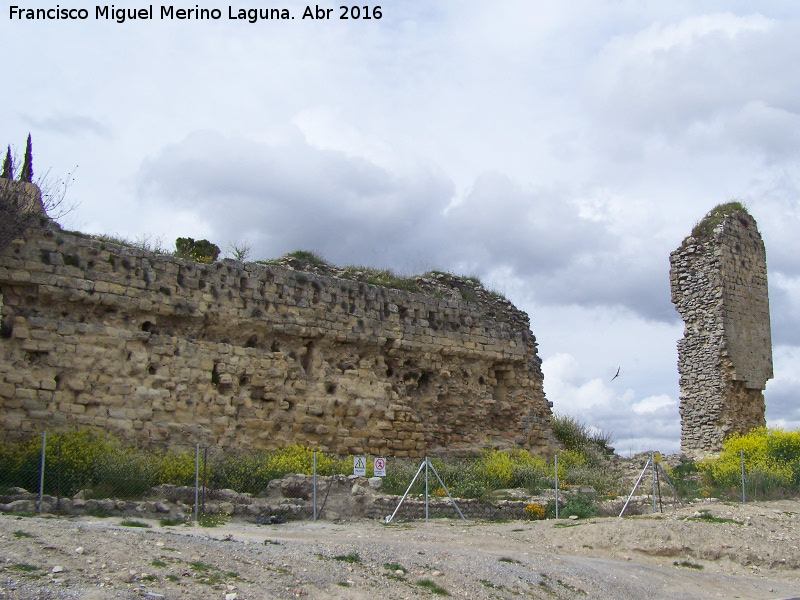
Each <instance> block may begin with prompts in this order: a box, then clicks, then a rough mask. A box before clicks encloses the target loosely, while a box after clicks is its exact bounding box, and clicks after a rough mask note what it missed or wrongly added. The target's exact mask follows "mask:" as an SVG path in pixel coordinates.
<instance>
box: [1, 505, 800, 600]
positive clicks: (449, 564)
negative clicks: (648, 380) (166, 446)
mask: <svg viewBox="0 0 800 600" xmlns="http://www.w3.org/2000/svg"><path fill="white" fill-rule="evenodd" d="M798 515H800V501H796V500H792V501H780V502H772V503H753V504H748V505H746V506H741V505H736V504H723V503H703V504H696V505H693V506H690V507H687V508H684V509H680V510H678V511H674V512H672V511H671V512H665V513H663V514H658V513H657V514H655V515H652V514H651V515H640V516H636V517H626V518H623V519H617V518H613V517H612V518H595V519H587V520H578V521H572V520H568V519H562V520H558V521H555V520H548V521H515V522H507V523H483V522H468V523H466V524H465V523H463V522H461V521H455V520H438V519H437V520H431V521H429V522H427V523H426V522H425V521H424V520H421V521H414V522H409V523H393V524H392V525H385V524H383V523H380V522H377V521H365V520H361V521H351V522H346V523H331V522H325V521H318V522H316V523H313V522H307V521H306V522H292V523H287V524H279V525H256V524H253V523H246V522H228V523H225V524H223V525H221V526H218V527H214V528H206V527H200V526H186V525H181V526H173V527H162V526H160V525H159V524H158V523H157V522H155V521H147V524H148V525H150V527H147V528H144V527H129V526H123V525H121V522H122V521H123V519H121V518H108V519H97V518H89V517H80V518H63V517H59V518H39V517H16V516H13V515H3V516H0V600H5V599H12V598H13V599H17V598H20V599H22V598H24V599H33V598H36V599H50V598H82V599H85V600H107V599H112V598H125V599H132V598H156V599H157V598H167V599H171V598H191V599H219V600H225V599H227V600H257V599H258V600H260V599H273V598H274V599H290V598H313V599H320V600H328V599H364V600H367V599H369V600H375V599H376V598H389V599H405V598H421V597H434V596H436V595H442V596H446V595H449V596H451V597H453V598H470V599H481V598H486V599H488V598H492V599H511V598H515V599H516V598H537V599H553V598H564V599H568V598H597V599H601V600H605V599H608V600H612V599H613V600H627V599H636V600H639V599H642V598H664V599H667V598H669V599H671V600H674V599H683V598H685V599H695V598H697V599H700V598H703V599H707V598H742V599H767V598H770V599H786V598H800V529H799V528H798V527H797V519H798ZM139 522H140V523H144V522H145V521H139Z"/></svg>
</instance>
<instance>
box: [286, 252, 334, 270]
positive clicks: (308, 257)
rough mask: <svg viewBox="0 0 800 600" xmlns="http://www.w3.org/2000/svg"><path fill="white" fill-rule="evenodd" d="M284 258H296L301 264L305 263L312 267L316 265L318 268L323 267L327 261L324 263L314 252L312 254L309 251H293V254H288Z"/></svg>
mask: <svg viewBox="0 0 800 600" xmlns="http://www.w3.org/2000/svg"><path fill="white" fill-rule="evenodd" d="M286 256H289V257H291V258H296V259H297V260H302V261H303V262H307V263H310V264H312V265H317V266H318V267H324V266H327V264H328V261H326V260H325V259H324V258H322V257H321V256H320V255H319V254H317V253H316V252H312V251H310V250H295V251H294V252H289V253H288V254H287V255H286Z"/></svg>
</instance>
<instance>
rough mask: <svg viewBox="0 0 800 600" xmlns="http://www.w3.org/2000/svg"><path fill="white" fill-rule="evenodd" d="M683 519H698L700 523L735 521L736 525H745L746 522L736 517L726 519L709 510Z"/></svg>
mask: <svg viewBox="0 0 800 600" xmlns="http://www.w3.org/2000/svg"><path fill="white" fill-rule="evenodd" d="M682 520H683V521H697V522H699V523H734V524H736V525H744V522H742V521H737V520H736V519H725V518H723V517H715V516H714V515H712V514H711V513H710V512H708V511H707V510H703V511H700V516H699V517H684V518H683V519H682Z"/></svg>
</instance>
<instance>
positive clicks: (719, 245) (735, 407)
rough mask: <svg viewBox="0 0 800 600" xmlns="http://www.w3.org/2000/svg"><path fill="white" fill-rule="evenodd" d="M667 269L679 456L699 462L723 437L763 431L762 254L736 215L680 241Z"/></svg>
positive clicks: (757, 238)
mask: <svg viewBox="0 0 800 600" xmlns="http://www.w3.org/2000/svg"><path fill="white" fill-rule="evenodd" d="M712 212H713V211H712ZM670 265H671V269H670V284H671V288H672V302H673V303H674V304H675V307H676V309H677V310H678V312H679V313H680V315H681V318H682V319H683V320H684V322H685V327H684V337H683V339H682V340H680V341H679V342H678V371H679V374H680V386H681V404H680V413H681V450H682V451H683V452H684V453H686V454H688V455H690V456H703V455H706V454H713V453H716V452H719V451H720V450H721V449H722V442H723V440H724V438H725V437H726V436H727V435H729V434H732V433H746V432H747V431H749V430H750V429H752V428H754V427H763V426H764V425H765V419H764V395H763V393H762V390H763V389H764V387H765V386H766V382H767V380H768V379H771V378H772V338H771V332H770V318H769V297H768V292H767V263H766V251H765V249H764V242H763V240H762V239H761V235H760V234H759V233H758V229H757V227H756V222H755V220H754V219H753V217H751V216H750V215H749V214H747V212H745V211H742V210H737V211H735V212H733V213H732V214H728V215H725V216H724V217H722V218H721V220H720V222H719V224H718V225H717V226H716V227H714V228H713V231H712V232H711V233H710V235H707V236H705V235H698V236H697V237H692V236H690V237H687V238H686V239H685V240H684V242H683V244H682V245H681V247H680V248H678V249H677V250H675V251H674V252H673V253H672V254H671V255H670Z"/></svg>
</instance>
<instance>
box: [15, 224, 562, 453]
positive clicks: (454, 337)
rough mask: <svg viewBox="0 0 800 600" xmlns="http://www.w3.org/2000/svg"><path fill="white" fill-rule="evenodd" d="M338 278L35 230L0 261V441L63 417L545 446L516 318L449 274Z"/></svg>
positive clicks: (422, 444)
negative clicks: (409, 283) (408, 279)
mask: <svg viewBox="0 0 800 600" xmlns="http://www.w3.org/2000/svg"><path fill="white" fill-rule="evenodd" d="M299 268H305V269H306V271H305V272H301V271H299V270H298V269H299ZM37 269H40V270H41V269H46V270H47V277H46V278H43V279H36V278H31V277H26V276H25V275H30V274H31V273H38V271H37ZM315 271H316V272H315ZM343 276H344V274H343V272H342V271H340V270H336V269H335V268H325V269H322V268H319V269H318V268H317V267H315V266H313V265H308V264H305V265H300V264H294V263H292V261H286V262H285V263H284V264H283V265H261V264H254V263H242V262H236V261H232V260H224V261H221V262H217V263H214V264H209V265H206V264H199V263H195V262H192V261H187V260H182V259H178V258H175V257H172V256H167V255H159V254H153V253H150V252H146V251H143V250H140V249H136V248H129V247H123V246H119V245H116V244H111V243H107V242H106V243H103V242H100V241H97V240H92V239H87V238H84V237H81V236H76V235H72V234H68V233H65V232H61V231H57V230H53V229H49V230H48V229H44V230H43V231H42V232H41V234H39V235H37V236H33V237H30V238H28V239H26V240H25V241H24V243H21V244H18V245H16V246H15V247H14V248H10V249H6V250H4V251H2V253H0V294H1V296H2V302H3V304H2V322H3V336H0V438H5V439H9V440H15V439H22V438H25V437H28V436H30V435H32V434H34V433H35V432H38V431H41V430H42V429H48V430H52V429H56V428H59V427H62V428H63V427H72V426H79V427H93V428H99V429H102V430H104V431H107V432H109V433H112V434H114V435H116V436H120V437H122V438H125V439H127V440H130V441H131V442H135V443H137V444H140V445H146V446H157V447H170V448H176V449H185V448H193V447H194V444H196V443H199V444H201V445H204V446H219V447H230V448H243V449H244V448H275V447H282V446H286V445H288V444H291V443H300V444H305V445H311V446H313V447H316V448H318V449H320V450H323V451H331V452H337V453H370V454H373V455H387V456H423V455H425V453H426V452H427V451H429V450H433V449H438V448H449V449H463V448H475V447H480V446H486V445H492V446H522V447H526V448H530V449H534V450H539V451H546V450H547V447H548V446H547V445H548V441H549V440H551V439H552V436H551V427H550V417H551V411H550V407H549V405H548V402H547V400H546V399H545V396H544V392H543V389H542V384H543V381H542V379H543V377H542V372H541V360H540V358H539V357H538V355H537V350H536V340H535V338H534V337H533V335H532V334H531V332H530V329H529V327H530V325H529V320H528V317H527V315H525V313H523V312H521V311H519V310H517V309H516V308H514V307H513V306H512V305H511V304H510V303H509V302H508V301H506V300H504V299H502V298H498V297H496V296H495V295H492V294H490V293H489V292H487V291H486V290H484V289H483V288H482V287H481V286H476V285H475V284H474V283H472V282H470V281H469V280H466V279H461V278H457V277H453V276H449V275H444V274H435V275H429V276H428V277H427V278H420V279H418V280H417V281H416V283H417V286H418V287H419V289H420V290H421V291H422V292H423V293H410V292H405V291H399V290H395V289H387V288H384V287H379V286H375V285H369V284H368V283H366V282H364V281H359V280H357V279H358V277H359V275H358V274H350V275H349V276H350V277H355V279H356V280H350V279H344V278H343Z"/></svg>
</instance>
